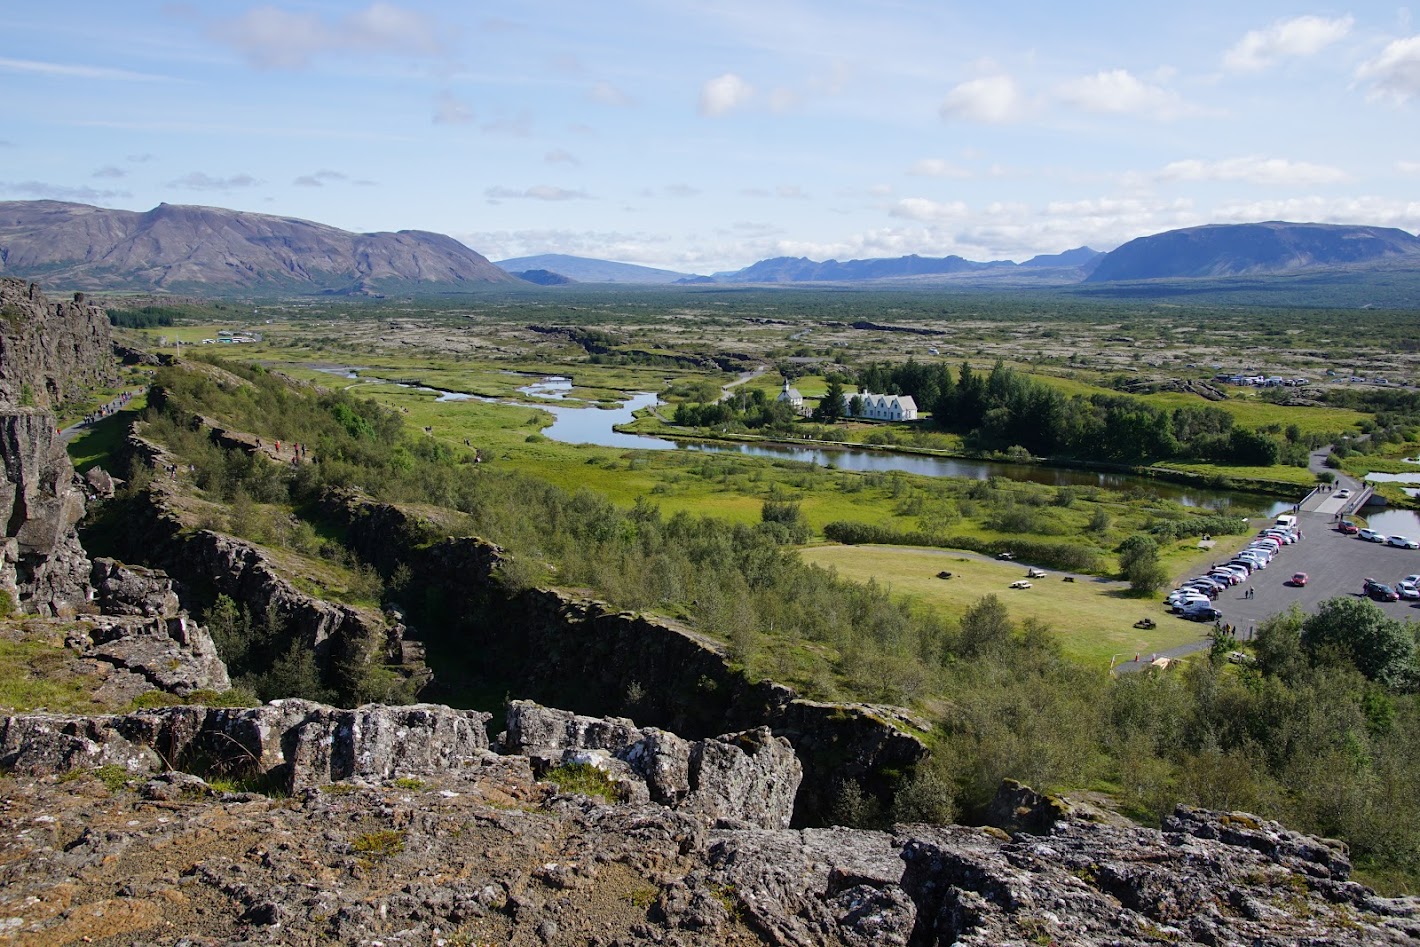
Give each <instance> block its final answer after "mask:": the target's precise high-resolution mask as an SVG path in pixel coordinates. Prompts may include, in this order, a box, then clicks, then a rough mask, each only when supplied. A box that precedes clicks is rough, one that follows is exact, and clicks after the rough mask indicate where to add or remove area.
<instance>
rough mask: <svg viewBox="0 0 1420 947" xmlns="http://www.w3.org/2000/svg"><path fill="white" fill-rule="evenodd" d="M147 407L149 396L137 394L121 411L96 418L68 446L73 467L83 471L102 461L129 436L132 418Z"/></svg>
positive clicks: (80, 471)
mask: <svg viewBox="0 0 1420 947" xmlns="http://www.w3.org/2000/svg"><path fill="white" fill-rule="evenodd" d="M147 406H148V397H147V395H141V394H140V395H137V396H136V397H134V398H133V400H132V401H130V402H128V404H127V405H126V406H124V408H123V410H122V411H119V412H118V413H117V414H111V415H109V416H108V417H106V418H103V419H102V420H99V421H96V422H95V423H93V424H91V425H89V426H88V427H86V428H83V429H82V430H80V431H79V433H78V434H75V435H74V438H73V440H71V441H70V442H69V444H68V445H67V446H68V451H69V460H70V461H72V462H73V464H74V469H75V470H77V471H79V473H83V472H85V471H86V470H88V469H89V468H90V467H92V466H94V465H95V464H98V463H101V462H103V461H104V460H105V458H107V457H108V456H109V455H110V454H111V453H113V451H114V450H116V449H117V448H118V446H119V444H121V443H122V442H123V438H124V437H125V436H127V434H128V423H129V421H130V420H131V419H133V418H134V417H136V416H137V415H138V413H139V412H140V411H142V410H143V409H144V408H146V407H147Z"/></svg>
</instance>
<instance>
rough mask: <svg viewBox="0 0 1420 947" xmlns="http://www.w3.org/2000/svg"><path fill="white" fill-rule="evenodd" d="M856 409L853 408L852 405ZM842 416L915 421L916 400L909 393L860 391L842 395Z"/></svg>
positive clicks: (872, 419) (876, 419) (871, 419)
mask: <svg viewBox="0 0 1420 947" xmlns="http://www.w3.org/2000/svg"><path fill="white" fill-rule="evenodd" d="M855 404H856V405H857V406H858V410H857V411H856V412H855V411H854V410H853V406H854V405H855ZM843 416H844V417H846V418H853V417H857V418H865V419H867V420H869V421H916V420H917V402H916V401H913V400H912V396H911V395H877V394H873V393H872V392H871V391H860V392H859V393H858V394H856V395H844V396H843Z"/></svg>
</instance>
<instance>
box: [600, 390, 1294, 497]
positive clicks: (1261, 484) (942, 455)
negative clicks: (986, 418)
mask: <svg viewBox="0 0 1420 947" xmlns="http://www.w3.org/2000/svg"><path fill="white" fill-rule="evenodd" d="M613 430H615V431H616V432H618V433H622V434H634V435H638V436H641V437H654V438H658V439H662V440H669V441H674V442H677V443H683V444H690V445H697V444H705V445H716V444H735V445H741V446H746V447H758V448H765V449H771V450H772V449H774V448H782V449H784V450H787V451H814V452H818V451H824V452H839V453H841V454H842V455H844V456H846V455H847V453H848V452H853V453H860V452H861V453H866V454H875V455H881V456H897V457H921V458H932V459H936V460H941V461H947V462H952V461H961V462H964V464H963V466H965V465H966V464H970V465H972V466H977V467H982V466H984V467H986V468H988V469H987V470H986V471H984V476H994V475H999V476H1006V477H1012V478H1013V479H1024V480H1034V481H1036V482H1039V483H1049V484H1053V485H1056V486H1067V485H1071V484H1070V483H1069V481H1068V479H1066V480H1065V481H1064V482H1062V478H1060V477H1058V476H1048V477H1047V476H1031V475H1030V473H1029V471H1031V470H1036V471H1050V472H1078V473H1081V474H1083V475H1085V477H1083V478H1081V479H1080V480H1079V482H1078V483H1075V484H1074V485H1078V486H1090V485H1092V484H1090V483H1089V482H1088V476H1089V475H1095V477H1096V478H1098V477H1100V476H1105V477H1119V478H1124V477H1137V478H1143V479H1146V480H1150V481H1159V482H1164V483H1170V484H1178V485H1181V486H1185V487H1192V488H1199V489H1203V490H1208V491H1219V492H1223V491H1226V492H1230V493H1236V492H1242V493H1252V494H1257V495H1259V496H1264V497H1276V498H1282V499H1287V500H1291V501H1296V500H1298V499H1300V498H1301V497H1302V496H1304V495H1305V494H1306V493H1307V492H1308V491H1309V490H1310V489H1311V488H1312V486H1313V485H1314V481H1313V480H1312V477H1311V475H1310V474H1309V473H1308V472H1306V471H1304V470H1301V469H1296V468H1281V469H1282V470H1284V471H1291V470H1293V469H1296V474H1295V475H1293V474H1287V475H1286V476H1285V477H1279V478H1278V479H1269V478H1267V477H1265V476H1259V475H1258V472H1259V471H1261V470H1265V469H1266V468H1254V467H1250V468H1246V470H1247V474H1246V475H1243V476H1237V477H1235V476H1231V475H1228V474H1223V473H1218V472H1213V471H1207V472H1205V471H1199V470H1186V469H1180V468H1178V467H1169V466H1148V467H1140V466H1133V465H1129V464H1113V463H1105V462H1100V461H1087V460H1067V459H1052V458H1035V457H1033V458H1031V459H1030V460H1018V459H1015V458H1007V457H1003V456H1001V455H999V454H982V453H980V452H974V451H966V450H962V451H952V450H945V449H941V448H927V447H914V446H911V445H904V444H892V445H886V444H869V443H863V442H858V441H825V440H820V439H817V438H794V437H784V436H782V435H777V436H774V437H761V436H758V435H755V434H743V433H736V434H729V433H724V434H716V433H714V432H710V431H705V430H697V431H695V432H694V433H684V431H685V430H686V429H684V428H677V427H676V426H675V425H673V424H669V423H666V422H664V421H662V420H661V418H660V417H659V415H655V414H654V412H652V411H645V412H641V413H638V416H637V417H636V419H635V420H634V421H632V422H631V423H628V424H620V425H616V426H615V427H614V428H613ZM834 466H838V465H836V464H835V465H834ZM1199 466H1203V465H1199ZM906 472H909V473H911V472H923V473H926V472H927V471H912V470H908V471H906ZM936 475H938V476H943V475H945V476H967V477H971V476H976V477H977V478H978V479H982V478H983V474H982V472H974V471H971V470H965V469H964V470H962V471H959V472H951V471H943V472H941V473H937V474H936ZM1093 485H1097V486H1103V485H1104V484H1098V483H1097V484H1093ZM1189 505H1193V504H1189Z"/></svg>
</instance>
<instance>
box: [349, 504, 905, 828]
mask: <svg viewBox="0 0 1420 947" xmlns="http://www.w3.org/2000/svg"><path fill="white" fill-rule="evenodd" d="M325 512H326V513H327V515H328V516H329V517H330V518H331V519H332V520H333V521H335V522H338V523H340V524H341V525H343V526H344V527H345V531H346V538H347V541H348V542H350V543H351V544H352V545H353V546H354V548H355V549H356V550H357V551H358V552H359V553H360V555H361V557H362V558H364V559H365V560H366V561H367V562H370V563H373V564H374V565H375V566H376V567H377V568H379V569H381V570H382V571H385V572H386V573H388V572H389V571H391V570H393V569H394V568H395V567H396V566H397V565H399V564H400V563H405V564H407V565H408V567H409V571H410V574H411V575H412V576H413V577H414V578H413V580H412V582H411V587H410V589H408V590H407V594H409V596H410V598H411V600H422V601H425V602H436V603H437V604H438V608H439V613H440V614H441V615H442V616H444V626H445V627H444V628H443V629H442V630H441V632H440V634H441V636H444V637H447V638H450V639H453V640H457V641H459V642H462V643H463V644H464V645H465V646H466V645H468V644H469V643H475V644H476V645H477V652H476V653H477V659H478V665H479V670H481V671H483V672H485V673H493V674H496V675H497V677H498V678H499V679H502V680H505V681H510V682H515V685H514V686H516V688H517V691H518V693H521V694H523V695H525V696H527V697H528V698H530V699H532V700H537V701H541V702H543V703H547V704H558V705H560V706H565V707H570V708H571V709H573V710H575V711H577V712H578V713H584V714H592V715H615V716H634V717H635V718H636V719H638V720H640V721H641V722H642V723H643V724H649V725H652V726H655V727H662V728H665V729H667V730H671V731H674V732H676V733H680V734H682V735H684V736H687V737H689V738H691V739H698V738H703V737H709V736H714V735H716V734H720V733H725V732H729V731H737V730H750V729H754V728H756V727H769V728H770V729H771V730H772V731H773V732H774V733H775V734H776V735H778V736H782V737H784V738H786V739H787V740H788V741H789V742H790V744H792V745H793V747H794V751H795V752H796V753H797V754H798V757H799V760H800V762H801V763H802V764H803V768H804V780H803V784H802V786H801V789H800V792H799V799H798V801H797V804H796V823H797V824H804V823H811V822H815V821H821V820H822V819H823V818H825V817H826V815H827V814H828V811H829V809H830V808H831V804H832V801H833V798H834V796H835V793H836V791H837V790H838V788H839V785H840V784H841V783H842V782H845V781H849V782H855V783H858V784H859V785H861V786H862V787H863V788H864V789H865V790H866V791H868V792H870V793H874V794H876V795H879V796H882V797H887V796H889V795H890V794H891V792H892V790H893V784H892V781H891V779H890V778H889V777H888V776H887V775H886V774H888V773H899V774H901V773H905V772H910V771H911V769H912V767H913V766H914V765H916V764H917V763H918V762H919V761H920V760H922V759H923V758H924V757H925V756H926V754H927V748H926V746H925V744H924V743H923V741H922V740H921V739H920V738H919V737H918V736H917V735H916V734H917V733H918V732H922V731H924V730H925V729H926V726H925V725H923V724H920V723H918V722H916V721H914V720H913V719H911V718H910V717H909V716H908V715H907V714H906V713H905V712H904V711H902V710H901V709H899V708H894V707H881V706H874V705H868V704H834V703H821V702H817V701H810V700H805V699H803V698H801V697H799V696H798V695H797V694H796V693H795V692H794V691H793V689H791V688H789V687H785V686H784V685H782V684H776V683H774V682H773V681H760V682H757V683H755V682H751V681H747V680H746V679H745V678H744V676H743V675H742V674H740V673H739V672H738V671H736V670H735V669H734V668H733V667H732V666H731V663H730V661H729V659H728V657H727V656H726V654H725V652H724V648H723V647H722V646H721V645H720V644H719V643H718V642H716V641H714V640H712V639H710V638H707V637H705V636H703V635H699V634H696V633H695V632H694V631H692V630H690V629H688V628H685V627H684V626H681V625H679V624H677V623H675V622H673V621H670V620H668V619H664V618H654V617H650V616H646V615H640V614H636V613H631V612H624V611H620V610H617V609H615V608H613V607H611V606H610V605H608V604H607V603H605V602H600V601H597V600H594V599H588V598H585V597H581V596H578V595H576V594H573V593H570V592H566V591H561V590H556V589H537V588H533V589H509V588H506V587H505V586H504V584H503V583H502V581H501V580H500V579H499V577H498V568H499V566H500V564H501V563H502V562H503V560H504V557H505V556H506V553H505V552H504V551H503V550H502V549H501V548H500V547H498V546H497V545H495V544H493V543H489V542H485V541H483V540H480V539H476V538H461V539H450V540H444V541H440V542H433V543H431V542H429V538H430V532H429V530H428V524H427V523H426V522H424V521H423V520H422V519H421V518H420V517H419V515H417V514H415V513H411V512H409V511H407V510H405V509H402V508H400V507H397V506H394V505H390V504H383V503H375V502H372V501H370V500H369V499H367V498H365V497H362V496H360V495H359V494H355V493H343V494H339V495H332V496H330V497H329V498H328V499H327V502H326V504H325ZM510 628H516V629H517V630H518V631H517V634H508V633H507V631H506V630H507V629H510ZM429 644H430V647H431V648H436V647H437V645H435V643H434V642H432V641H431V642H430V643H429ZM450 660H451V661H452V659H450ZM462 672H463V669H461V668H459V667H457V666H452V665H451V666H447V667H441V673H448V674H450V675H456V674H459V673H462ZM438 694H439V685H438V680H437V678H436V680H435V683H434V687H433V689H432V695H433V696H436V697H437V695H438Z"/></svg>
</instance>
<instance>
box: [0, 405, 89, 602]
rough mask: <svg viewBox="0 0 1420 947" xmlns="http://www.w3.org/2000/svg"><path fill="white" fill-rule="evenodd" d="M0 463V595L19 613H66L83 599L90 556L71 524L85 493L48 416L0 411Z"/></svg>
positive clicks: (33, 411)
mask: <svg viewBox="0 0 1420 947" xmlns="http://www.w3.org/2000/svg"><path fill="white" fill-rule="evenodd" d="M0 465H3V471H4V479H3V480H0V525H3V530H4V536H3V538H0V594H9V595H10V596H11V598H12V599H13V600H15V601H16V602H17V604H18V605H19V607H20V608H21V609H22V610H24V611H29V612H37V613H39V614H42V615H63V614H73V613H74V612H75V611H76V610H77V609H78V608H79V607H80V606H82V605H83V604H85V603H86V602H87V600H88V587H87V585H88V576H89V560H88V557H87V556H85V555H84V549H83V547H82V546H81V545H80V544H79V537H78V534H77V533H76V532H75V530H74V527H75V524H76V523H78V521H79V519H80V517H82V516H83V515H84V495H83V493H82V491H81V490H80V489H78V488H77V486H76V485H75V480H74V468H73V466H72V465H71V464H70V463H69V456H68V454H67V453H65V450H64V444H63V442H62V441H61V440H60V439H59V437H58V435H57V432H56V431H55V428H54V416H53V415H51V414H50V413H49V412H47V411H41V410H38V409H35V408H7V409H0Z"/></svg>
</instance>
